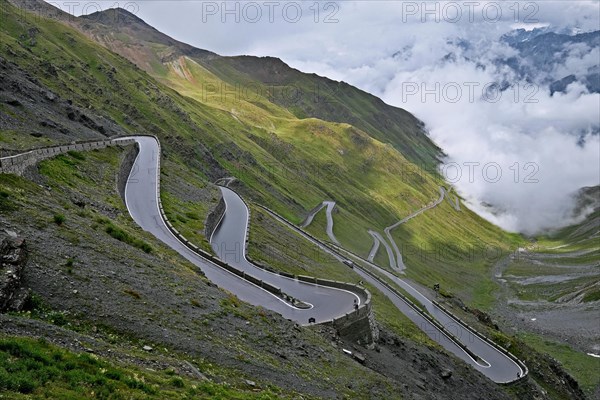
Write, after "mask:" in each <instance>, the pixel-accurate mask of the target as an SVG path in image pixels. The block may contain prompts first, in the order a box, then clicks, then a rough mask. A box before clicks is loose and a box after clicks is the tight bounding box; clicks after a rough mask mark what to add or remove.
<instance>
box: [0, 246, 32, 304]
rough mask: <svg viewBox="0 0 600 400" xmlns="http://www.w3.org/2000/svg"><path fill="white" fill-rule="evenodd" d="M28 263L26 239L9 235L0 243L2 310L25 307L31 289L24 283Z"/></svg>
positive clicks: (0, 297)
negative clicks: (25, 286) (24, 272)
mask: <svg viewBox="0 0 600 400" xmlns="http://www.w3.org/2000/svg"><path fill="white" fill-rule="evenodd" d="M26 264H27V244H26V242H25V239H22V238H18V237H16V238H15V237H7V238H5V239H4V240H2V244H0V312H4V311H20V310H21V309H23V306H24V305H25V303H26V301H27V298H28V297H29V290H28V289H26V288H24V287H23V285H22V279H21V278H22V276H23V270H24V269H25V265H26Z"/></svg>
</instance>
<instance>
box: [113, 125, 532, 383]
mask: <svg viewBox="0 0 600 400" xmlns="http://www.w3.org/2000/svg"><path fill="white" fill-rule="evenodd" d="M127 139H133V140H135V141H136V142H137V143H138V145H139V153H138V155H137V157H136V159H135V162H134V164H133V166H132V169H131V172H130V174H129V178H128V180H127V184H126V187H125V193H124V197H125V203H126V206H127V210H128V211H129V213H130V215H131V217H132V218H133V220H134V221H135V222H136V223H137V224H138V225H139V226H140V227H141V228H142V229H144V230H146V231H148V232H150V233H151V234H152V235H154V236H155V237H156V238H157V239H159V240H161V241H162V242H163V243H165V244H166V245H167V246H169V247H170V248H172V249H173V250H175V251H176V252H177V253H179V254H180V255H181V256H183V257H184V258H186V259H187V260H189V261H190V262H192V263H193V264H194V265H196V266H197V267H199V268H200V269H201V270H202V271H203V272H204V274H205V275H206V277H207V278H208V279H209V280H211V281H212V282H213V283H215V284H216V285H218V286H220V287H222V288H224V289H226V290H228V291H230V292H232V293H235V295H236V296H237V297H238V298H240V299H241V300H243V301H245V302H247V303H250V304H253V305H256V306H262V307H265V308H267V309H270V310H273V311H275V312H277V313H280V314H281V315H283V316H284V317H285V318H288V319H291V320H294V321H297V322H299V323H301V324H307V321H308V320H309V318H314V319H315V322H317V323H318V322H325V321H329V320H331V319H333V318H336V317H338V316H341V315H344V314H346V313H348V312H350V311H352V310H353V309H354V307H355V304H361V303H363V302H364V301H365V300H366V299H365V298H364V297H361V296H364V295H365V293H362V292H359V291H357V293H354V292H351V291H348V290H344V289H337V288H334V287H328V286H321V285H317V284H312V283H306V282H301V281H298V280H297V279H292V278H287V277H283V276H281V275H277V274H273V273H271V272H268V271H266V270H262V269H259V268H257V267H255V266H254V265H253V264H251V263H250V262H248V260H247V259H246V253H245V251H246V250H245V244H246V240H247V232H248V223H249V211H248V208H247V206H246V204H245V203H244V201H243V200H242V199H241V198H240V197H239V196H238V195H237V194H236V193H235V192H233V191H232V190H230V189H228V188H221V191H222V194H223V199H224V201H225V205H226V211H225V214H224V217H223V218H222V219H221V221H220V223H219V225H218V227H217V229H216V230H215V232H214V234H213V236H212V238H211V244H212V246H213V248H214V249H215V251H216V253H217V254H218V255H219V257H220V258H221V259H223V260H226V261H227V262H229V263H231V264H234V266H236V267H238V268H239V269H242V270H243V271H245V272H249V273H251V274H252V275H253V276H255V277H257V278H260V279H262V280H264V281H266V282H269V283H270V284H272V285H278V286H279V287H280V288H281V289H282V290H283V291H284V292H285V293H287V294H289V295H291V296H294V297H296V298H298V299H300V300H302V301H303V302H305V303H307V304H308V305H309V306H310V307H309V308H308V309H301V308H298V307H295V306H293V305H292V304H290V303H289V302H286V301H284V300H283V299H282V298H280V297H278V296H276V295H274V294H272V293H271V292H268V291H266V290H265V289H263V288H261V287H260V286H257V285H256V284H254V283H252V282H250V281H249V280H246V279H242V278H241V277H239V276H238V275H235V274H233V273H232V272H229V271H228V270H227V269H225V268H223V267H221V266H219V265H217V264H215V263H214V262H212V261H211V260H209V259H208V258H205V257H202V256H201V255H200V254H198V253H197V252H195V251H193V250H191V249H190V247H188V246H187V245H186V244H184V243H183V242H182V241H181V240H180V239H179V238H177V237H176V236H175V235H174V234H173V232H172V231H171V230H170V229H169V228H168V226H167V223H166V221H165V220H164V219H163V216H162V212H161V206H160V198H159V193H160V144H159V142H158V140H157V139H156V138H154V137H149V136H132V137H126V138H119V139H116V141H120V140H127ZM440 191H441V194H442V196H441V197H440V201H441V200H443V189H440ZM438 204H439V202H438ZM334 205H335V203H334ZM435 205H436V204H434V205H432V206H429V207H426V208H425V209H428V208H431V207H434V206H435ZM263 209H265V210H266V211H267V212H268V213H269V214H270V215H271V216H272V217H273V218H274V219H276V220H277V221H279V222H281V223H283V224H285V225H286V226H287V227H289V228H290V229H292V230H295V231H296V232H299V233H300V234H301V235H302V236H303V237H305V238H306V239H307V240H309V241H311V242H313V243H314V244H315V245H317V246H318V247H319V248H321V249H323V250H324V251H326V252H328V253H329V254H331V255H332V256H333V257H335V258H336V259H338V260H339V261H341V262H348V260H349V259H355V260H360V261H361V262H364V263H366V264H367V265H368V266H370V267H371V268H373V269H375V270H377V271H378V273H380V274H383V275H385V276H386V277H387V278H388V279H390V280H391V281H393V282H394V283H395V284H397V285H398V286H399V287H401V288H403V289H404V290H406V291H407V292H408V293H410V294H411V295H412V296H414V297H415V298H416V299H417V301H419V302H420V303H421V304H422V305H424V306H425V308H426V309H427V311H428V312H429V313H430V314H431V315H432V316H433V317H434V318H435V319H436V320H437V321H439V322H440V323H441V324H443V325H444V326H443V327H440V326H438V325H439V324H437V323H436V324H437V325H436V324H434V323H432V321H433V320H432V319H431V317H428V316H427V315H426V314H424V313H422V312H421V311H420V310H418V309H417V308H416V306H414V305H412V304H411V303H409V302H408V301H407V300H406V299H405V298H404V297H403V296H401V295H400V293H399V292H397V291H396V289H394V288H392V287H391V286H390V285H389V284H387V283H386V282H385V281H384V280H382V279H381V278H380V277H378V276H376V275H375V274H374V273H373V272H370V271H367V270H366V269H363V268H361V267H360V266H358V265H356V264H355V265H354V266H353V268H354V271H355V272H356V273H357V274H359V275H360V276H361V277H363V278H364V279H365V280H367V281H368V282H370V283H371V284H372V285H374V286H375V287H377V288H378V289H379V290H381V291H382V292H383V293H384V294H385V295H386V296H387V297H388V298H389V299H390V300H391V301H392V302H393V304H395V305H396V307H397V308H398V309H399V310H401V311H402V312H403V313H404V314H405V315H407V317H408V318H410V319H411V320H412V321H413V322H414V323H415V324H416V325H417V326H418V327H419V328H420V329H421V330H423V331H424V332H425V333H426V334H427V335H428V336H429V337H431V338H432V339H433V340H435V341H436V342H438V343H439V344H441V345H442V346H443V347H444V348H445V349H446V350H448V351H449V352H451V353H453V354H455V355H456V356H458V357H459V358H461V359H463V360H464V361H465V362H467V363H468V364H470V365H472V366H473V367H474V368H475V369H477V370H479V371H480V372H482V373H483V374H484V375H486V376H487V377H489V378H490V379H492V380H493V381H495V382H499V383H504V382H511V381H514V380H516V379H518V378H519V377H522V376H523V375H524V373H526V370H524V369H523V368H522V367H521V366H520V365H519V363H517V362H516V361H514V360H513V359H512V358H511V357H509V356H508V355H507V354H505V353H504V352H503V351H501V350H500V349H499V348H498V347H497V346H495V345H493V344H492V343H489V342H487V341H486V340H484V339H483V338H481V337H480V336H478V335H476V334H474V333H473V331H471V330H470V329H468V328H467V327H466V326H465V325H463V324H462V322H461V321H459V320H457V319H456V318H454V317H453V316H451V315H450V314H448V313H447V312H446V311H444V310H443V309H441V308H440V307H438V306H437V305H436V304H435V303H434V302H432V301H431V300H430V299H428V298H427V297H426V296H424V295H423V294H421V293H420V292H419V291H418V290H417V289H415V288H414V287H412V286H411V285H409V284H408V283H407V282H406V281H404V280H402V279H400V278H398V277H397V276H395V275H393V274H391V273H390V272H387V271H385V270H383V269H382V268H379V266H377V265H375V264H373V263H372V262H371V261H369V260H364V259H362V258H361V257H359V256H357V255H355V254H353V253H350V252H348V251H347V250H345V249H343V248H341V247H336V248H334V247H332V246H333V245H330V244H327V243H323V242H321V241H320V240H318V239H316V238H314V237H312V236H311V235H309V234H308V233H306V232H305V231H304V230H303V229H301V228H299V227H297V226H296V225H294V224H292V223H291V222H289V221H287V220H286V219H284V218H283V217H281V216H279V215H278V214H276V213H274V212H273V211H271V210H269V209H267V208H264V207H263ZM425 209H423V210H422V211H420V212H423V211H424V210H425ZM420 212H419V213H420ZM415 215H418V213H415V214H413V215H411V216H409V217H407V218H405V219H404V220H402V221H400V222H399V223H397V224H395V225H399V224H400V223H402V222H404V221H406V220H408V219H410V218H412V217H414V216H415ZM332 223H333V221H332ZM342 253H343V254H342ZM426 317H427V318H426ZM465 347H468V351H467V350H465Z"/></svg>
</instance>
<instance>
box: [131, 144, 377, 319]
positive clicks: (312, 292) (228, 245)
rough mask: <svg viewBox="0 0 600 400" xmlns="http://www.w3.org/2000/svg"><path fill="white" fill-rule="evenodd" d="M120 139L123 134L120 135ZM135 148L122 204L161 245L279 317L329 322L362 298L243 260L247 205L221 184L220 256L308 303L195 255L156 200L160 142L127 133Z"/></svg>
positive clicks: (215, 239)
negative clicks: (286, 297)
mask: <svg viewBox="0 0 600 400" xmlns="http://www.w3.org/2000/svg"><path fill="white" fill-rule="evenodd" d="M123 139H125V138H123ZM133 139H135V140H136V141H137V143H138V145H139V147H140V151H139V154H138V156H137V158H136V160H135V163H134V165H133V168H132V170H131V174H130V176H129V180H128V182H127V185H126V187H125V203H126V205H127V209H128V210H129V213H130V214H131V217H132V218H133V220H134V221H135V222H136V223H137V224H138V225H139V226H140V227H141V228H142V229H144V230H146V231H148V232H150V233H151V234H153V235H154V236H155V237H156V238H158V239H159V240H161V241H162V242H164V243H165V244H166V245H167V246H169V247H171V248H172V249H173V250H175V251H177V252H178V253H179V254H181V255H182V256H183V257H185V258H186V259H187V260H189V261H190V262H192V263H193V264H194V265H196V266H198V267H199V268H200V269H201V270H202V271H203V272H204V274H205V275H206V277H207V278H208V279H210V280H211V281H212V282H213V283H215V284H216V285H218V286H219V287H221V288H223V289H226V290H228V291H230V292H232V293H235V295H236V296H237V297H238V298H240V299H241V300H243V301H245V302H248V303H250V304H252V305H256V306H262V307H265V308H268V309H270V310H273V311H275V312H277V313H279V314H281V315H283V316H284V317H285V318H288V319H291V320H293V321H296V322H298V323H300V324H303V325H306V324H307V323H308V320H309V318H315V322H316V323H319V322H324V321H329V320H331V319H333V318H336V317H339V316H341V315H344V314H346V313H348V312H350V311H352V310H354V303H355V301H356V302H357V303H358V304H361V303H362V302H364V301H365V299H364V298H362V297H361V296H360V295H358V294H356V293H353V292H350V291H347V290H343V289H336V288H331V287H326V286H320V285H315V284H310V283H305V282H300V281H297V280H295V279H290V278H286V277H283V276H279V275H277V274H273V273H271V272H268V271H265V270H261V269H259V268H256V267H254V266H253V265H252V264H250V263H249V262H248V261H247V260H246V255H245V241H246V232H247V226H248V209H247V208H246V206H245V204H244V202H243V201H242V200H241V199H240V198H239V196H237V194H235V193H234V192H233V191H231V190H229V189H226V188H222V189H221V190H222V191H223V196H224V199H225V204H226V207H227V211H226V213H225V217H224V218H223V219H222V221H221V223H220V225H219V227H218V229H217V230H216V232H215V234H214V235H213V237H212V243H213V246H214V247H215V250H216V252H217V254H218V255H219V257H220V258H222V259H223V260H226V261H227V263H229V264H232V265H234V266H236V267H238V268H241V269H243V270H245V271H248V272H251V273H252V275H254V276H255V277H258V278H259V279H263V280H265V281H267V282H269V283H271V284H272V285H275V286H278V287H280V288H281V289H282V291H284V292H285V293H287V294H289V295H291V296H294V297H296V298H298V299H299V300H302V301H303V302H305V303H307V304H309V305H310V306H311V307H310V308H309V309H301V308H297V307H294V306H293V305H291V304H289V303H288V302H285V301H283V300H282V299H280V298H279V297H277V296H275V295H273V294H271V293H270V292H268V291H266V290H264V289H262V288H260V287H259V286H257V285H254V284H253V283H251V282H249V281H247V280H244V279H242V278H240V277H239V276H237V275H235V274H233V273H231V272H229V271H227V270H225V269H223V268H221V267H219V266H218V265H216V264H214V263H212V262H211V261H209V260H207V259H205V258H203V257H201V256H200V255H199V254H197V253H196V252H194V251H192V250H191V249H190V248H189V247H187V246H186V245H185V244H183V243H182V242H181V241H180V240H179V239H178V238H177V237H175V235H174V234H173V233H172V232H171V231H170V230H169V228H168V227H167V225H166V222H165V221H164V220H163V218H162V214H161V212H160V209H159V202H158V192H159V191H158V188H159V177H160V171H159V168H160V164H159V160H160V153H159V152H160V147H159V143H158V142H157V140H156V139H155V138H152V137H133Z"/></svg>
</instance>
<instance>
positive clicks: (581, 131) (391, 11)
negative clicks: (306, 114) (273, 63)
mask: <svg viewBox="0 0 600 400" xmlns="http://www.w3.org/2000/svg"><path fill="white" fill-rule="evenodd" d="M54 4H62V3H60V2H57V3H54ZM80 4H81V5H80V6H79V7H78V8H77V9H75V14H80V13H81V12H83V11H84V10H85V11H86V13H90V12H93V11H96V10H97V9H98V8H108V7H112V6H114V5H115V1H110V2H96V3H88V2H82V3H80ZM116 4H117V5H119V6H121V7H123V8H126V9H128V10H130V11H132V12H134V13H135V14H136V15H138V16H139V17H140V18H142V19H144V20H145V21H146V22H147V23H149V24H150V25H152V26H154V27H155V28H157V29H158V30H160V31H162V32H164V33H167V34H168V35H170V36H172V37H174V38H176V39H178V40H181V41H183V42H186V43H189V44H192V45H194V46H196V47H199V48H203V49H207V50H211V51H214V52H216V53H219V54H222V55H237V54H250V55H258V56H266V55H269V56H276V57H280V58H282V59H283V60H284V61H285V62H287V63H288V64H290V65H291V66H293V67H295V68H298V69H300V70H302V71H306V72H315V73H318V74H320V75H324V76H328V77H330V78H332V79H335V80H343V81H346V82H349V83H350V84H353V85H355V86H358V87H360V88H361V89H364V90H366V91H369V92H371V93H373V94H375V95H377V96H379V97H381V98H382V99H383V100H385V101H386V102H388V103H390V104H392V105H396V106H399V107H403V108H405V109H407V110H408V111H410V112H412V113H414V114H415V115H417V116H418V117H419V118H421V119H422V120H423V121H425V123H426V124H427V128H428V130H429V132H430V134H431V137H432V138H433V139H434V140H435V141H436V143H438V144H439V145H440V146H441V147H442V148H443V149H444V151H445V152H446V153H447V154H448V159H447V160H445V164H444V165H445V166H446V169H445V171H446V173H447V174H448V177H449V178H452V179H451V181H452V182H453V183H454V184H455V185H456V187H457V189H458V190H459V192H460V193H461V194H462V195H463V196H464V197H465V198H466V199H467V200H468V201H469V204H470V205H471V207H473V208H474V209H475V210H477V211H478V212H479V213H480V214H481V215H484V216H485V217H486V218H488V219H489V220H491V221H493V222H495V223H497V224H499V225H500V226H502V227H504V228H506V229H509V230H518V231H523V232H528V233H534V232H538V231H540V230H541V229H544V228H548V227H553V226H557V225H564V224H566V223H569V222H571V221H570V218H569V215H570V211H571V208H572V202H570V200H569V194H570V193H572V192H573V191H575V190H577V189H578V188H580V187H582V186H592V185H598V184H599V183H600V182H599V181H600V176H599V174H600V172H599V171H600V164H599V162H600V161H598V160H599V158H600V142H599V141H598V135H597V134H596V135H593V134H592V133H591V132H592V131H593V130H597V129H598V125H599V124H600V123H599V120H600V115H599V113H600V111H599V110H600V96H599V95H598V94H589V93H587V91H586V89H585V88H584V87H583V86H581V85H578V84H573V85H571V86H570V87H569V89H568V91H567V93H566V94H564V95H560V94H558V95H557V94H555V95H554V96H550V93H549V91H548V88H547V87H544V86H540V87H534V88H532V87H528V86H527V85H526V82H518V81H517V80H513V81H512V83H514V84H515V86H514V88H515V89H513V90H509V91H506V92H504V93H503V95H502V96H501V97H500V98H499V99H498V100H497V101H494V102H490V101H482V100H481V97H482V96H481V95H482V90H483V89H482V88H483V87H485V86H486V84H489V83H492V82H498V81H501V80H502V79H504V78H507V74H509V72H507V71H506V70H502V69H498V68H496V67H494V66H493V65H492V60H493V59H495V58H497V57H499V56H510V55H511V54H513V53H514V50H512V49H510V48H509V47H508V46H506V45H503V44H501V43H500V42H499V41H498V39H499V38H500V36H501V35H503V34H505V33H507V32H509V31H511V30H513V29H516V28H525V29H527V30H530V29H533V28H535V27H549V28H551V29H553V30H555V31H561V32H569V33H571V32H588V31H594V30H598V29H600V26H599V24H600V7H599V4H600V2H598V1H589V2H585V1H581V2H578V1H537V2H532V1H526V2H518V3H516V2H514V1H509V2H483V1H456V2H427V3H424V2H421V1H419V2H410V1H333V2H315V1H306V2H300V1H265V2H261V1H258V2H248V1H241V2H226V3H224V2H222V1H214V2H213V1H193V0H192V1H136V2H120V3H116ZM63 9H64V6H63ZM462 40H465V41H468V42H469V43H470V48H469V49H465V48H464V46H462V44H461V43H462V42H461V41H462ZM447 54H454V55H455V56H456V57H455V58H446V59H443V57H444V56H445V55H447ZM599 59H600V53H599V49H598V48H586V47H585V46H583V47H582V46H573V48H572V49H569V57H568V58H567V59H566V61H565V63H564V64H563V65H560V66H558V67H557V68H555V70H553V71H550V72H548V71H546V72H544V73H545V74H547V75H548V74H551V75H552V76H555V77H556V76H558V77H563V76H566V75H568V74H570V73H577V72H580V71H585V70H586V69H588V68H590V67H592V66H597V65H598V64H599V63H600V61H599ZM509 78H510V77H509ZM513 78H514V77H513ZM541 78H542V77H540V79H541ZM436 85H438V86H436ZM443 88H447V89H448V90H447V91H443ZM426 90H429V91H432V90H433V92H436V93H431V94H430V95H424V93H425V92H426ZM436 96H439V98H436ZM496 164H497V165H498V166H499V171H500V172H501V174H502V176H501V178H500V179H499V180H498V181H495V178H494V174H495V171H496V170H497V169H498V167H497V166H496ZM469 165H471V167H469ZM486 165H487V169H485V170H484V167H486ZM490 165H491V167H490ZM457 166H458V167H460V170H458V167H457ZM469 168H472V169H471V170H469ZM470 171H472V172H473V179H470V177H469V176H468V173H469V172H470ZM457 173H460V174H461V176H460V177H459V178H456V174H457ZM435 196H436V195H435V193H432V198H434V197H435ZM483 203H490V204H494V205H496V206H497V209H501V210H502V212H501V213H498V212H497V209H496V212H495V213H491V212H490V210H489V209H486V208H485V207H483V206H482V204H483Z"/></svg>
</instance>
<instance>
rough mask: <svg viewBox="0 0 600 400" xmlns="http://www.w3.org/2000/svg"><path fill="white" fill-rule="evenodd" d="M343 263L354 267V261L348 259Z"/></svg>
mask: <svg viewBox="0 0 600 400" xmlns="http://www.w3.org/2000/svg"><path fill="white" fill-rule="evenodd" d="M344 264H346V265H347V266H349V267H350V268H354V263H353V262H352V261H350V260H344Z"/></svg>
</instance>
